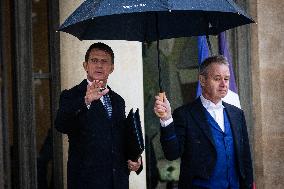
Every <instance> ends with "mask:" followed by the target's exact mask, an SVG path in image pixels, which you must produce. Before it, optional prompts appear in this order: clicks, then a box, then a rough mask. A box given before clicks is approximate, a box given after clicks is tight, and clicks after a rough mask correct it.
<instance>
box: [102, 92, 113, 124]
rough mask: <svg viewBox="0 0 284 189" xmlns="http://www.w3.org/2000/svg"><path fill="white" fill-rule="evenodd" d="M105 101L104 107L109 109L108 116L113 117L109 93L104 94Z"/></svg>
mask: <svg viewBox="0 0 284 189" xmlns="http://www.w3.org/2000/svg"><path fill="white" fill-rule="evenodd" d="M103 101H104V107H105V109H106V111H107V114H108V117H109V118H111V114H112V107H111V101H110V97H109V95H108V94H106V95H104V96H103Z"/></svg>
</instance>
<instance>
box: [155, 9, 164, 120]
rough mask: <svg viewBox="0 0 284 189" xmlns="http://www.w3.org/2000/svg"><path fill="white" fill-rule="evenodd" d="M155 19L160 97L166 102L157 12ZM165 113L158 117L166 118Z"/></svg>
mask: <svg viewBox="0 0 284 189" xmlns="http://www.w3.org/2000/svg"><path fill="white" fill-rule="evenodd" d="M155 17H156V34H157V53H158V59H157V61H158V77H159V89H160V92H159V97H160V99H161V100H162V101H164V96H165V92H164V91H163V88H162V79H161V64H160V40H159V39H160V31H159V26H158V23H159V19H158V13H157V12H155ZM165 114H166V113H165V112H164V113H159V114H158V116H159V117H164V116H165Z"/></svg>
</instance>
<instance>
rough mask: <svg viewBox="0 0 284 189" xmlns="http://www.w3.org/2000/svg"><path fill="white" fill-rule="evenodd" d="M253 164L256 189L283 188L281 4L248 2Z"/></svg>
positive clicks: (283, 20)
mask: <svg viewBox="0 0 284 189" xmlns="http://www.w3.org/2000/svg"><path fill="white" fill-rule="evenodd" d="M250 8H251V11H250V12H251V15H252V17H253V18H254V19H255V21H256V22H257V24H253V25H252V35H251V36H252V39H251V44H252V45H251V47H252V55H251V57H252V70H251V71H252V87H253V89H252V90H253V99H252V100H253V115H254V116H253V118H254V128H253V130H254V141H253V143H254V149H253V150H254V165H255V178H256V184H257V188H258V189H263V188H264V189H270V188H273V189H281V188H284V171H283V170H284V127H283V124H284V117H283V112H284V91H283V89H284V74H283V73H284V63H283V60H284V38H283V34H284V24H283V23H284V14H283V10H284V1H281V0H271V1H267V0H250Z"/></svg>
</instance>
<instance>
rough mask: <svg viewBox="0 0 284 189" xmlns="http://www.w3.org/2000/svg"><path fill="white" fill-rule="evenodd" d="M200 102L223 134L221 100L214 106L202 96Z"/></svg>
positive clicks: (222, 107)
mask: <svg viewBox="0 0 284 189" xmlns="http://www.w3.org/2000/svg"><path fill="white" fill-rule="evenodd" d="M200 100H201V103H202V105H203V106H204V108H205V109H206V110H207V111H208V112H209V113H210V115H211V116H212V117H213V118H214V120H215V121H216V122H217V123H218V125H219V126H220V128H221V130H222V131H223V132H224V131H225V128H224V114H223V109H224V106H223V105H222V100H220V101H219V102H218V103H217V104H214V103H213V102H211V101H210V100H207V99H206V98H204V96H202V95H200Z"/></svg>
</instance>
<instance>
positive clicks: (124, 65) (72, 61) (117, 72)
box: [59, 0, 146, 189]
mask: <svg viewBox="0 0 284 189" xmlns="http://www.w3.org/2000/svg"><path fill="white" fill-rule="evenodd" d="M59 2H60V23H63V21H64V20H65V19H66V18H67V17H68V16H69V15H70V14H71V13H72V12H73V11H74V10H75V9H76V8H77V7H78V6H79V5H80V3H82V2H83V1H82V0H60V1H59ZM60 38H61V39H60V56H61V87H62V89H66V88H71V87H72V86H74V85H76V84H78V83H79V82H80V81H81V80H82V79H84V78H86V74H85V71H84V69H83V65H82V63H83V61H84V56H85V52H86V50H87V49H88V47H89V46H90V45H91V44H92V43H94V42H95V41H80V40H78V39H77V38H75V37H73V36H72V35H70V34H66V33H63V32H61V33H60ZM100 41H101V42H103V43H106V44H107V45H109V46H110V47H112V49H113V51H114V54H115V63H114V65H115V69H114V72H113V73H112V74H111V75H110V78H109V81H108V83H109V85H110V86H111V87H112V89H113V90H114V91H116V92H117V93H118V94H120V95H121V96H122V97H123V98H124V99H125V102H126V113H128V112H129V110H130V109H131V108H139V110H140V116H141V123H142V126H143V128H144V99H143V67H142V45H141V43H140V42H129V41H102V40H100ZM143 133H144V131H143ZM66 138H67V137H66V136H65V138H64V165H65V166H64V179H65V183H66V163H67V150H68V142H67V139H66ZM143 163H144V165H143V166H144V169H143V171H142V173H140V174H139V175H136V174H135V173H131V175H130V189H134V188H135V189H146V158H145V155H144V154H143ZM65 186H66V184H65Z"/></svg>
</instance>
